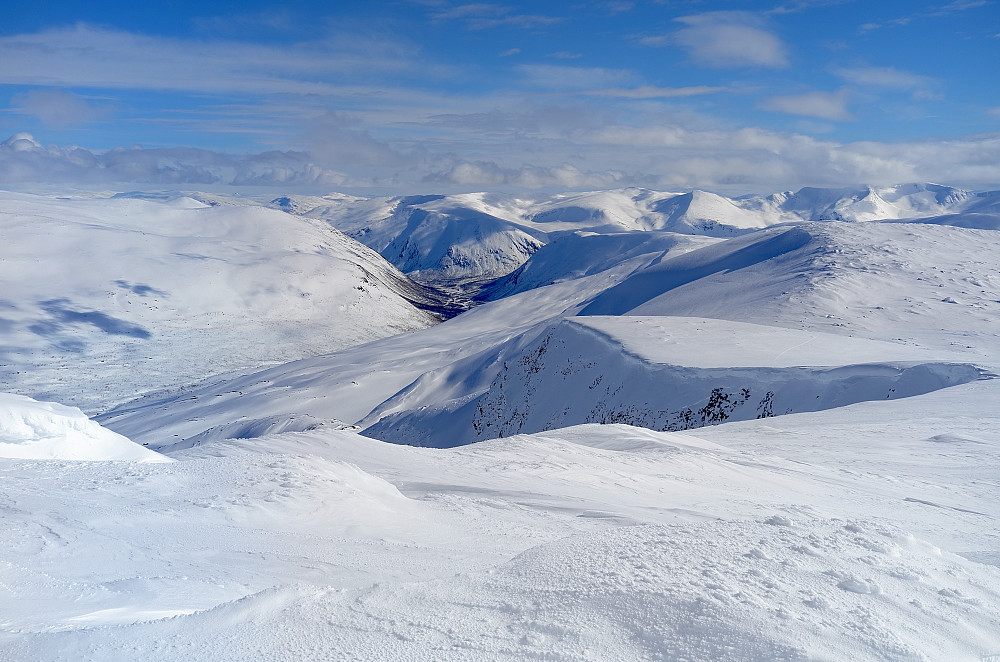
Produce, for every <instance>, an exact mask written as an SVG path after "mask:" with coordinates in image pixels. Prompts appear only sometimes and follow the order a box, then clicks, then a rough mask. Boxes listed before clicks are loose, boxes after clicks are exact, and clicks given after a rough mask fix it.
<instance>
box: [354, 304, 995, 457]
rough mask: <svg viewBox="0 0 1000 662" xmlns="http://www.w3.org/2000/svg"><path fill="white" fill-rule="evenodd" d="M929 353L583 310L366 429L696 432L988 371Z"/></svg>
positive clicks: (370, 420) (400, 398) (445, 378)
mask: <svg viewBox="0 0 1000 662" xmlns="http://www.w3.org/2000/svg"><path fill="white" fill-rule="evenodd" d="M929 356H931V355H930V354H929V353H928V352H926V351H921V350H915V349H912V348H906V347H904V346H901V345H891V344H888V343H879V342H875V341H864V340H860V339H852V338H845V337H841V336H830V335H828V334H822V333H815V332H802V331H793V330H790V329H778V328H774V327H763V326H757V325H751V324H742V323H734V322H719V321H716V320H703V319H692V318H677V317H650V318H633V317H626V318H587V317H577V318H571V319H565V320H562V321H560V322H557V323H554V324H553V325H552V326H550V327H549V328H547V329H545V330H544V332H542V333H541V334H535V333H532V334H530V336H529V339H515V340H514V341H511V342H509V343H506V344H505V345H503V346H502V347H501V348H500V350H499V351H498V352H497V353H496V354H495V355H492V356H485V357H484V356H477V357H473V358H470V359H468V360H465V361H458V362H456V363H454V364H452V365H450V366H448V367H447V368H444V369H442V370H439V371H434V372H431V373H428V374H425V375H423V376H421V378H420V379H418V380H417V381H415V382H414V383H413V384H412V385H411V386H410V387H408V388H407V389H405V390H403V391H401V392H400V393H399V394H398V395H397V396H395V397H394V398H391V399H390V400H388V401H386V402H385V403H384V404H383V405H381V406H380V407H378V408H377V409H375V410H374V411H373V412H372V413H371V414H370V415H369V416H368V417H366V419H365V421H362V422H361V425H365V424H368V425H369V427H367V428H366V429H365V430H364V431H363V433H362V434H365V435H366V436H370V437H373V438H375V439H381V440H383V441H391V442H394V443H402V444H416V445H421V446H455V445H460V444H467V443H473V442H476V441H482V440H484V439H494V438H497V437H509V436H511V435H514V434H520V433H531V432H541V431H545V430H552V429H556V428H562V427H568V426H570V425H577V424H581V423H605V424H606V423H627V424H629V425H634V426H639V427H645V428H651V429H655V430H675V431H676V430H688V429H692V428H699V427H703V426H706V425H715V424H719V423H722V422H725V421H728V420H733V421H735V420H747V419H755V418H769V417H772V416H780V415H787V414H791V413H795V412H803V411H817V410H823V409H830V408H834V407H843V406H845V405H849V404H853V403H855V402H861V401H865V400H887V399H893V398H905V397H911V396H914V395H919V394H922V393H927V392H929V391H933V390H937V389H940V388H946V387H949V386H955V385H957V384H962V383H967V382H970V381H975V380H977V379H980V378H983V377H984V373H983V371H982V370H980V369H978V368H976V367H975V366H973V365H970V364H966V363H948V362H941V361H932V360H927V359H928V357H929ZM921 359H923V360H921ZM442 384H444V385H455V384H460V385H463V386H464V389H461V390H457V389H455V388H454V387H452V388H449V389H447V390H446V389H444V388H442ZM449 396H450V397H449Z"/></svg>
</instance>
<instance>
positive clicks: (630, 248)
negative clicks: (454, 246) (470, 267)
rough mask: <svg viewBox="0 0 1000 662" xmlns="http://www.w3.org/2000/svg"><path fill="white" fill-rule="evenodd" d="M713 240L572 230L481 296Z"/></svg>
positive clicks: (631, 264) (619, 266)
mask: <svg viewBox="0 0 1000 662" xmlns="http://www.w3.org/2000/svg"><path fill="white" fill-rule="evenodd" d="M712 241H714V240H712V239H708V238H703V237H694V236H690V235H682V234H677V233H672V232H615V233H610V234H594V233H590V232H573V233H571V234H564V235H561V236H559V237H558V238H556V239H553V240H552V241H550V242H549V243H547V244H546V245H545V246H543V247H542V248H540V249H538V251H537V252H535V253H534V254H533V255H532V256H531V257H530V258H528V260H527V261H526V262H525V263H524V264H522V265H521V266H520V267H518V268H517V269H516V270H514V271H513V272H511V273H510V274H508V275H506V276H502V277H500V278H497V279H495V280H493V281H491V282H489V283H486V284H485V285H483V287H482V290H481V291H480V293H479V294H478V295H477V297H476V298H477V299H479V300H482V301H494V300H496V299H501V298H503V297H507V296H511V295H514V294H517V293H519V292H527V291H528V290H532V289H535V288H536V287H544V286H545V285H551V284H553V283H558V282H562V281H566V280H573V279H575V278H582V277H583V276H590V275H593V274H596V273H600V272H602V271H607V270H609V269H615V270H616V271H617V272H622V271H624V272H625V273H628V272H630V271H632V270H634V269H638V268H640V267H643V266H646V265H648V264H649V263H650V262H651V261H653V260H656V259H662V256H664V255H665V254H667V253H668V252H669V253H670V254H671V255H679V254H682V253H685V252H687V251H691V250H694V249H695V248H698V247H700V246H704V245H707V244H709V243H712Z"/></svg>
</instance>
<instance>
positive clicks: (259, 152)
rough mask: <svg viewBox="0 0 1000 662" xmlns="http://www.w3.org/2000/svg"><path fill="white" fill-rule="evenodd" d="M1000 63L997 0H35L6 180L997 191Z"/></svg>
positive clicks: (3, 165) (1, 77)
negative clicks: (927, 185) (916, 184)
mask: <svg viewBox="0 0 1000 662" xmlns="http://www.w3.org/2000/svg"><path fill="white" fill-rule="evenodd" d="M998 65H1000V4H997V1H996V0H956V1H950V2H949V1H931V2H919V1H917V2H877V3H872V2H868V1H864V0H860V1H854V0H784V1H782V0H775V2H753V1H739V0H733V1H730V2H724V1H698V0H689V1H685V0H680V1H673V2H667V1H660V2H640V1H628V0H612V1H606V0H595V1H590V0H575V1H574V0H571V1H568V2H549V3H522V4H518V3H512V2H507V3H492V2H483V3H479V2H477V3H460V2H444V1H439V0H412V1H409V0H399V1H397V2H368V3H330V2H285V3H281V4H272V3H267V2H246V1H244V2H239V3H236V2H211V0H205V1H201V2H186V1H182V0H176V1H173V2H152V3H148V4H143V5H140V4H138V3H124V2H121V3H119V2H102V3H79V2H58V1H50V2H46V3H38V4H36V5H31V4H28V3H24V4H23V6H16V7H13V8H8V10H7V14H6V16H5V21H4V22H3V23H2V24H0V86H2V88H0V104H2V106H0V132H3V133H5V134H6V135H4V136H0V140H2V139H3V138H4V137H6V136H14V135H15V134H19V133H20V132H27V133H29V134H31V136H33V140H34V142H31V141H30V140H28V139H27V138H26V137H25V136H18V139H15V140H8V141H7V143H6V144H5V145H3V149H0V178H2V181H5V182H7V186H8V187H15V186H17V187H22V188H31V187H39V186H44V185H53V186H57V185H80V186H102V185H107V186H111V185H118V184H123V185H124V184H135V185H137V186H138V185H144V186H145V187H147V188H149V187H175V188H219V187H223V188H225V187H243V188H246V189H248V188H252V187H263V188H273V189H275V190H278V189H281V190H293V189H294V190H303V191H315V192H320V191H330V190H341V191H349V192H359V193H366V192H414V191H423V192H429V191H457V190H486V189H493V190H497V189H500V190H527V191H531V190H540V189H544V190H552V189H581V188H617V187H623V186H645V187H650V188H657V189H662V190H681V189H690V188H704V189H709V190H716V191H720V192H724V193H730V194H732V193H743V192H767V191H772V190H786V189H794V188H798V187H800V186H806V185H818V186H854V185H858V184H862V183H871V184H892V183H900V182H904V181H917V180H921V181H923V180H932V181H938V182H941V183H948V184H955V185H960V186H968V187H972V188H984V187H985V188H1000V75H997V72H996V68H997V66H998Z"/></svg>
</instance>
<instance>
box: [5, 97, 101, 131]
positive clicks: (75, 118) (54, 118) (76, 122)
mask: <svg viewBox="0 0 1000 662" xmlns="http://www.w3.org/2000/svg"><path fill="white" fill-rule="evenodd" d="M111 110H112V109H111V106H110V105H108V104H98V105H93V104H91V103H90V102H89V101H88V100H87V99H86V98H84V97H82V96H80V95H79V94H74V93H72V92H65V91H62V90H30V91H28V92H21V93H18V94H15V95H14V96H13V98H12V99H11V108H10V111H12V112H15V113H17V114H20V115H27V116H29V117H35V118H37V119H38V120H40V121H41V122H42V124H44V125H45V126H48V127H53V128H57V129H64V128H67V127H74V126H83V125H85V124H90V123H92V122H95V121H97V120H100V119H103V118H104V117H107V116H108V115H109V114H110V113H111Z"/></svg>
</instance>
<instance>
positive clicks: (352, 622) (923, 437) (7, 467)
mask: <svg viewBox="0 0 1000 662" xmlns="http://www.w3.org/2000/svg"><path fill="white" fill-rule="evenodd" d="M979 384H984V383H982V382H980V383H979ZM994 393H995V391H992V390H988V389H985V388H983V386H980V385H969V386H964V387H956V388H955V389H946V390H944V391H938V392H936V393H935V394H930V395H926V396H919V397H916V398H910V399H909V400H905V401H903V400H901V401H898V402H891V403H885V402H878V403H863V404H859V405H854V406H852V407H850V408H846V409H841V410H832V411H827V412H819V413H815V414H805V415H795V416H788V417H782V418H780V419H769V420H767V421H749V422H746V423H741V424H735V425H737V426H739V427H732V426H728V425H726V426H719V427H716V428H713V429H711V430H708V429H706V430H703V431H698V434H700V433H701V432H709V431H710V432H711V433H712V434H711V438H712V441H707V440H704V439H703V438H702V437H700V436H698V434H694V433H685V434H678V433H661V432H653V431H648V430H641V429H636V428H630V427H627V426H582V427H575V428H566V429H563V430H560V431H553V432H549V433H540V434H536V435H528V436H517V437H512V438H510V439H504V440H495V441H490V442H483V443H481V444H476V445H473V446H467V447H463V448H461V449H452V450H434V449H420V448H412V447H405V446H394V445H388V444H384V443H381V442H377V441H373V440H369V439H365V438H364V437H359V436H358V435H356V434H354V433H351V432H348V431H336V430H325V431H324V430H317V431H313V432H303V433H286V434H282V435H277V436H268V437H261V438H257V439H253V440H244V441H226V442H215V443H213V444H209V445H205V446H202V447H199V448H194V449H189V450H184V451H180V452H177V453H175V454H174V455H173V457H174V458H175V459H176V460H177V462H174V463H171V464H163V465H147V464H122V463H105V464H97V465H90V464H88V465H86V466H81V465H80V464H76V463H53V462H48V463H32V462H16V461H6V462H5V463H3V464H0V468H2V471H3V474H4V479H3V480H4V485H5V486H6V487H5V493H6V497H7V499H8V506H7V507H6V508H5V515H4V517H5V527H4V529H3V531H2V532H0V549H2V550H3V558H4V559H5V561H6V564H5V565H4V566H2V568H0V582H2V586H3V587H4V588H3V589H2V590H4V591H5V592H6V593H7V594H8V596H9V598H11V599H8V600H4V601H2V602H0V604H2V605H3V606H2V607H0V623H2V630H0V653H4V652H5V653H6V655H7V658H6V659H12V660H13V659H32V660H56V659H65V658H66V656H69V657H72V658H75V659H80V658H86V659H91V660H119V659H123V658H124V657H125V656H128V657H130V658H131V657H136V656H139V657H142V658H143V659H149V660H174V659H178V658H186V657H190V658H197V659H200V660H237V659H240V660H273V659H296V660H323V659H331V657H340V658H350V659H359V660H384V659H400V658H406V659H416V660H481V659H497V660H520V659H553V660H606V659H621V660H647V659H690V660H761V661H763V660H775V659H792V660H834V659H852V660H899V659H914V660H941V659H948V660H970V661H971V660H976V661H978V660H981V659H988V656H990V655H994V654H996V653H998V652H1000V569H998V567H997V565H998V564H1000V551H997V550H1000V535H998V534H997V531H996V529H995V527H993V526H992V525H991V522H995V521H996V518H997V517H998V516H1000V509H998V506H997V502H996V499H995V490H996V472H995V469H994V468H993V467H995V466H996V463H997V461H998V460H1000V450H998V449H1000V436H998V435H997V432H996V430H997V429H1000V426H998V425H997V424H998V423H1000V419H997V418H996V416H997V415H996V413H994V414H989V413H984V410H983V407H984V406H985V405H986V404H987V403H988V402H993V400H992V398H993V395H994ZM904 402H906V403H912V406H910V407H908V408H906V409H905V411H904V412H903V415H897V414H894V413H893V412H897V411H898V409H897V407H898V406H899V405H900V404H901V403H904ZM942 408H947V409H948V411H950V413H951V417H950V418H949V420H948V421H942V420H941V419H940V417H939V416H938V415H937V414H928V413H926V412H928V411H931V412H936V411H941V410H942ZM921 412H925V413H921ZM786 423H787V427H786ZM899 423H903V424H902V425H899ZM730 429H732V430H733V432H732V433H728V432H727V430H730ZM831 429H836V443H827V442H823V443H814V442H813V441H812V435H813V434H820V435H822V433H823V431H825V430H831ZM744 440H747V441H744ZM771 441H773V442H774V443H773V445H771V444H770V443H769V442H771ZM799 446H802V449H803V450H804V451H805V457H806V458H807V460H806V461H802V460H801V459H799V453H798V452H797V451H798V448H799ZM917 448H919V449H920V450H921V452H922V454H923V457H924V458H925V459H923V460H920V459H918V456H917V455H916V454H915V452H914V451H915V449H917ZM904 449H908V450H904ZM956 552H961V554H962V555H956ZM29 595H30V596H32V599H31V600H23V599H20V600H16V599H13V598H15V597H18V596H22V597H23V596H29Z"/></svg>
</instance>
